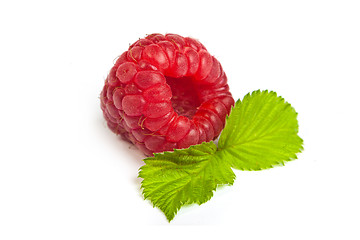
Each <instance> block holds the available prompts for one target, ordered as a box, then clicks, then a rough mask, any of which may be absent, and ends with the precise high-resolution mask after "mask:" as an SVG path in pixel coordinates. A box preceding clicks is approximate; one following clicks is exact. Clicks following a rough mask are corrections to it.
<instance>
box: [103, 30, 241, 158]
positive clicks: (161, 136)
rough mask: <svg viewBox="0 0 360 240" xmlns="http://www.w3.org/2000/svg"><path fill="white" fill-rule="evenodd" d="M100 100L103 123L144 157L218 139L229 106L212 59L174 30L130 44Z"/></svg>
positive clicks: (222, 77) (221, 76) (231, 102)
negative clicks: (144, 155) (173, 31)
mask: <svg viewBox="0 0 360 240" xmlns="http://www.w3.org/2000/svg"><path fill="white" fill-rule="evenodd" d="M100 100H101V109H102V111H103V115H104V118H105V119H106V121H107V125H108V127H109V128H110V129H111V130H112V131H113V132H114V133H116V134H120V135H121V136H122V137H123V138H124V139H126V140H128V141H130V142H132V143H133V144H135V145H136V146H137V147H138V148H139V149H140V150H141V151H142V152H144V153H145V154H146V155H152V154H153V153H154V152H163V151H173V149H176V148H177V149H180V148H187V147H189V146H191V145H195V144H199V143H202V142H204V141H207V142H208V141H211V140H213V139H215V138H217V137H218V135H219V134H220V132H221V130H222V129H223V128H224V125H225V118H226V116H227V115H228V114H229V113H230V110H231V106H233V105H234V99H233V98H232V95H231V93H230V92H229V86H228V84H227V77H226V74H225V72H224V71H223V69H222V67H221V64H220V63H219V62H218V61H217V59H216V58H215V57H213V56H211V55H210V54H209V52H208V51H207V50H206V48H205V47H204V46H203V45H202V44H201V43H200V42H199V41H198V40H195V39H193V38H189V37H181V36H179V35H176V34H166V35H162V34H151V35H148V36H147V37H145V38H143V39H139V40H138V41H136V42H135V43H134V44H132V45H131V46H130V47H129V49H128V50H127V51H125V52H124V53H123V54H122V55H121V56H120V57H119V58H118V59H117V61H116V63H115V64H114V66H113V67H112V68H111V70H110V73H109V74H108V76H107V78H106V80H105V85H104V88H103V90H102V92H101V94H100Z"/></svg>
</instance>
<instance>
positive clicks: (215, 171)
mask: <svg viewBox="0 0 360 240" xmlns="http://www.w3.org/2000/svg"><path fill="white" fill-rule="evenodd" d="M302 144H303V140H302V139H301V138H300V137H299V136H298V122H297V113H296V112H295V110H294V108H292V107H291V105H290V104H289V103H287V102H285V100H284V99H283V98H281V97H278V96H277V95H276V93H275V92H268V91H260V90H258V91H254V92H253V93H251V94H247V95H246V96H245V97H244V99H243V101H240V100H238V101H237V102H236V104H235V106H234V107H233V109H232V111H231V114H230V116H229V117H228V118H227V119H226V125H225V128H224V130H223V132H222V133H221V136H220V139H219V143H218V147H217V146H216V145H215V144H214V143H213V142H209V143H206V142H205V143H202V144H200V145H195V146H191V147H190V148H188V149H182V150H175V151H174V152H164V153H160V154H155V155H154V157H150V158H146V159H145V160H144V161H145V164H146V165H144V166H142V167H141V168H140V172H139V177H141V178H143V181H142V183H141V188H142V189H143V194H144V197H145V199H149V200H150V201H151V202H152V203H153V205H154V206H156V207H158V208H160V209H161V210H162V211H163V212H164V213H165V216H166V217H167V219H168V220H169V221H171V220H172V219H173V218H174V217H175V214H176V213H177V211H178V210H179V209H180V208H181V207H182V206H183V205H185V204H191V203H197V204H202V203H204V202H206V201H208V200H209V199H210V198H211V197H212V196H213V191H215V190H216V188H217V187H218V186H219V185H225V184H228V185H232V184H233V182H234V179H235V174H234V172H233V171H232V169H231V168H236V169H241V170H261V169H267V168H271V167H273V166H275V165H284V163H285V162H287V161H290V160H292V159H296V158H297V157H296V153H298V152H300V151H301V150H302V149H303V148H302Z"/></svg>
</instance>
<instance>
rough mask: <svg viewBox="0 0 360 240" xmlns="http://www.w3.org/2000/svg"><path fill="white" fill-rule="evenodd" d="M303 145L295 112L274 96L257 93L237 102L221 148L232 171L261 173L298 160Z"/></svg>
mask: <svg viewBox="0 0 360 240" xmlns="http://www.w3.org/2000/svg"><path fill="white" fill-rule="evenodd" d="M302 143H303V140H302V139H301V138H300V137H299V136H298V122H297V113H296V112H295V110H294V108H293V107H291V105H290V104H289V103H287V102H285V100H284V99H283V98H282V97H278V96H277V95H276V93H275V92H268V91H260V90H258V91H254V92H252V93H251V94H247V95H246V96H245V97H244V99H243V101H242V102H241V101H240V100H238V101H237V102H236V104H235V107H234V108H233V109H232V111H231V113H230V116H229V117H228V118H227V121H226V125H225V128H224V130H223V131H222V133H221V136H220V139H219V143H218V147H219V155H220V156H221V157H222V158H223V159H226V160H227V161H228V162H229V163H230V164H231V166H232V167H233V168H236V169H240V170H261V169H267V168H271V167H273V166H275V165H284V163H285V162H287V161H290V160H293V159H296V158H297V157H296V153H298V152H301V150H302V149H303V147H302Z"/></svg>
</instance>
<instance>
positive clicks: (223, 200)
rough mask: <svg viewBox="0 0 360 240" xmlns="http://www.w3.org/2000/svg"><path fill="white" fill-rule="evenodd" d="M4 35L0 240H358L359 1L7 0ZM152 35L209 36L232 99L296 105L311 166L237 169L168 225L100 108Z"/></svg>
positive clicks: (132, 151)
mask: <svg viewBox="0 0 360 240" xmlns="http://www.w3.org/2000/svg"><path fill="white" fill-rule="evenodd" d="M0 27H1V28H0V33H1V37H0V81H1V83H0V92H1V94H0V100H1V101H0V107H1V108H0V110H1V113H2V114H1V124H0V141H1V145H0V146H1V151H0V239H4V240H5V239H6V240H7V239H137V238H139V239H140V238H150V237H152V236H154V237H156V238H161V237H166V238H175V239H177V238H185V237H186V238H187V239H189V238H190V239H192V238H193V237H197V238H199V237H201V239H207V238H209V237H210V236H212V237H217V238H220V237H221V238H224V239H225V238H228V239H230V238H232V239H233V238H234V237H236V238H237V239H360V233H359V231H360V230H359V226H360V216H359V215H360V208H359V202H360V197H359V182H360V177H359V176H360V168H359V167H360V163H359V162H360V157H359V147H360V141H359V134H360V131H359V122H360V118H359V104H360V100H359V95H358V94H359V87H358V82H359V80H360V6H359V1H348V0H341V1H340V0H339V1H332V0H327V1H320V0H302V1H289V0H284V1H280V0H273V1H258V0H255V1H254V0H253V1H195V0H192V1H185V0H183V1H174V2H172V1H140V0H136V1H112V2H111V1H98V2H94V1H1V3H0ZM154 32H159V33H177V34H180V35H183V36H190V37H194V38H197V39H199V40H200V41H201V42H202V43H203V44H204V45H205V46H206V47H207V49H208V50H209V52H210V53H211V54H213V55H214V56H215V57H217V59H218V60H219V61H220V62H221V63H222V66H223V68H224V70H225V71H226V73H227V76H228V81H229V85H230V87H231V91H232V93H233V95H234V98H236V99H238V98H242V97H243V96H244V95H245V94H246V93H248V92H251V91H253V90H257V89H263V90H265V89H269V90H274V91H276V92H277V93H278V94H279V95H281V96H283V97H284V98H285V99H286V100H287V101H288V102H290V103H291V104H292V105H293V106H294V108H295V109H296V111H297V112H298V113H299V115H298V120H299V125H300V129H299V135H300V136H301V137H302V138H303V139H304V148H305V150H304V152H303V153H301V154H299V155H298V158H299V159H298V160H296V161H293V162H290V163H289V164H287V165H286V166H285V167H278V168H274V169H271V170H266V171H260V172H241V171H235V173H236V175H237V179H236V182H235V184H234V186H232V187H223V188H221V189H219V190H218V191H216V192H215V194H214V197H213V198H212V199H211V200H210V201H209V202H207V203H205V204H203V205H201V206H197V205H194V206H190V207H186V208H183V209H182V210H180V212H179V213H178V214H177V216H176V217H175V219H174V220H173V221H172V222H171V223H170V224H169V223H168V222H167V221H166V218H165V217H164V215H163V214H162V213H161V212H160V210H158V209H156V208H153V207H152V206H151V204H150V202H148V201H144V200H143V198H142V195H141V191H140V189H139V187H140V182H141V179H138V178H137V174H138V168H139V167H140V166H142V165H143V162H142V159H143V155H142V154H141V153H140V152H139V151H138V150H136V148H134V147H133V146H130V144H128V143H125V142H123V141H121V140H119V139H118V138H117V137H116V136H115V135H114V134H113V133H111V132H110V130H109V129H107V127H106V125H105V122H104V120H103V118H102V114H101V111H100V106H99V98H98V97H99V94H100V91H101V88H102V86H103V83H104V79H105V77H106V75H107V73H108V71H109V70H110V68H111V66H112V64H113V60H114V59H115V58H116V57H117V56H118V55H120V54H121V53H122V52H123V51H125V50H126V49H127V47H128V46H129V44H130V43H132V42H134V41H136V40H137V39H138V38H142V37H144V36H145V35H146V34H150V33H154ZM178 225H180V226H178ZM126 234H130V235H128V236H126ZM194 234H197V235H196V236H194Z"/></svg>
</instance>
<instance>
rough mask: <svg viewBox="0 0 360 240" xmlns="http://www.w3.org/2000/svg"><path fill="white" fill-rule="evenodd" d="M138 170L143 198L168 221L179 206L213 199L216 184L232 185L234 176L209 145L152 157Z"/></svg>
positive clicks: (214, 148)
mask: <svg viewBox="0 0 360 240" xmlns="http://www.w3.org/2000/svg"><path fill="white" fill-rule="evenodd" d="M144 161H145V163H146V165H144V166H142V167H141V168H140V172H139V177H141V178H143V181H142V183H141V187H142V188H143V194H144V197H145V199H149V200H150V201H151V202H152V203H153V205H154V206H156V207H158V208H160V209H161V210H162V211H163V212H164V213H165V216H166V218H167V219H168V221H171V220H172V219H173V218H174V216H175V214H176V213H177V211H178V210H179V209H180V208H181V206H183V205H185V204H191V203H197V204H199V205H200V204H202V203H204V202H206V201H208V200H209V199H210V198H211V197H212V196H213V191H214V190H215V189H216V187H217V186H218V185H223V184H230V185H231V184H233V182H234V179H235V174H234V172H233V171H232V170H231V167H230V165H229V164H228V163H227V162H226V161H224V159H221V158H219V156H218V154H217V147H216V145H215V144H214V143H213V142H208V143H206V142H204V143H202V144H200V145H195V146H191V147H190V148H188V149H182V150H175V151H174V152H164V153H161V154H155V155H154V157H150V158H146V159H144Z"/></svg>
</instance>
